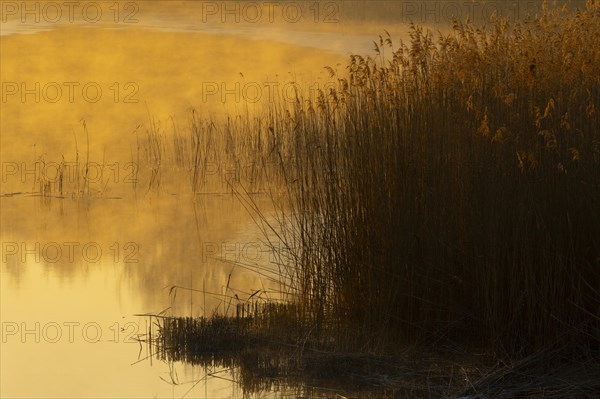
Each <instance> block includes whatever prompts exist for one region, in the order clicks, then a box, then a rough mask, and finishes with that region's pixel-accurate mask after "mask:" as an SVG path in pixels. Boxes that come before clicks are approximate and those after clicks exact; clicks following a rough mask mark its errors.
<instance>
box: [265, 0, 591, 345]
mask: <svg viewBox="0 0 600 399" xmlns="http://www.w3.org/2000/svg"><path fill="white" fill-rule="evenodd" d="M599 38H600V8H599V5H598V3H597V2H588V5H587V8H586V9H584V10H577V11H574V12H570V11H567V10H566V9H564V8H563V9H553V10H550V9H545V11H544V13H543V14H542V15H540V16H538V17H535V18H533V17H531V18H528V19H526V20H524V21H522V22H518V23H515V24H511V23H509V22H508V21H507V20H502V19H498V20H496V21H495V22H494V23H493V24H492V25H488V26H487V27H486V28H476V27H474V26H472V25H471V24H469V23H460V22H456V23H455V25H454V28H453V30H452V33H450V34H448V35H442V34H439V38H438V40H437V41H435V40H434V38H433V34H432V33H430V32H425V31H423V29H422V28H420V27H418V26H412V27H411V40H410V43H400V45H399V47H398V48H395V47H394V46H393V43H392V39H391V38H390V37H380V38H379V41H377V42H375V52H376V56H375V57H374V58H371V57H366V58H365V57H361V56H352V57H351V60H350V62H349V64H348V66H347V71H346V72H345V73H344V74H340V75H336V72H335V71H333V70H331V73H332V76H333V75H335V76H336V77H338V79H339V88H338V89H337V90H331V91H330V92H328V93H324V92H322V93H320V95H319V97H318V98H317V100H316V101H310V100H308V101H299V102H298V103H297V104H296V106H295V107H294V109H293V110H292V111H291V112H288V111H282V112H280V114H279V115H277V116H276V117H275V118H274V121H273V123H274V127H273V128H274V129H275V131H276V134H277V135H278V136H282V137H285V140H286V141H287V142H290V143H293V145H291V146H289V147H288V148H286V149H281V152H280V157H281V159H287V160H289V162H290V163H291V164H293V169H294V171H295V173H296V179H295V180H294V181H288V182H287V183H288V184H287V187H288V190H289V191H288V192H289V195H290V197H291V198H292V204H293V211H292V213H293V215H295V217H296V221H295V222H296V223H295V225H296V226H298V227H297V229H296V233H297V236H298V239H299V240H300V242H301V246H300V247H301V248H302V251H301V254H299V257H298V268H299V273H300V275H301V276H300V281H301V284H300V286H301V290H302V292H301V293H300V297H301V300H302V303H304V304H305V306H307V307H308V308H310V309H311V310H312V311H314V312H315V313H316V314H317V315H321V316H320V317H319V316H317V324H318V323H319V322H320V320H325V319H330V318H332V317H333V318H337V319H339V320H342V321H345V322H347V323H348V326H352V327H357V331H358V333H359V334H360V335H361V336H362V339H361V341H362V342H364V345H365V349H381V348H382V347H380V344H381V345H385V344H384V343H385V342H389V340H390V339H392V340H393V342H397V340H398V339H399V340H402V341H403V342H415V343H416V342H418V343H424V344H429V345H430V344H437V343H438V342H442V341H443V342H453V343H461V344H465V343H468V344H470V345H480V346H481V347H485V348H488V349H490V350H493V351H495V352H496V353H498V354H507V355H516V354H527V353H533V352H536V351H538V350H543V349H544V348H547V347H549V346H552V345H556V344H557V343H558V342H563V343H565V342H567V341H570V340H576V341H577V342H579V343H580V344H581V345H582V348H584V350H586V351H589V353H591V352H594V353H596V354H597V350H598V347H599V341H600V317H599V316H598V315H599V314H600V291H599V287H600V212H598V209H600V129H599V128H598V126H600V123H599V122H600V117H599V114H598V112H599V110H600V75H599V74H598V73H597V71H598V70H600V48H599V47H598V46H597V45H596V43H597V42H598V39H599ZM286 112H287V114H286ZM373 337H380V338H381V340H380V342H378V339H373Z"/></svg>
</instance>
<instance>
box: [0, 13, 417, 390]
mask: <svg viewBox="0 0 600 399" xmlns="http://www.w3.org/2000/svg"><path fill="white" fill-rule="evenodd" d="M16 4H17V5H19V4H21V3H16ZM40 4H41V5H42V7H43V6H44V4H48V2H42V3H40ZM98 4H101V5H102V6H103V7H104V6H106V7H109V6H110V5H111V4H113V3H112V2H110V4H109V3H106V2H98ZM120 5H124V3H123V4H120ZM139 6H140V10H139V11H140V13H139V23H137V24H133V25H131V26H129V25H128V26H123V25H120V26H114V24H110V23H108V24H102V23H101V24H98V25H97V26H90V24H86V23H85V21H81V20H79V21H78V22H77V23H75V24H69V23H62V24H48V23H44V21H42V22H40V23H34V24H31V23H30V24H20V23H19V20H18V16H14V15H11V16H9V18H8V20H7V21H3V26H2V30H3V31H2V35H0V46H1V51H2V57H1V58H0V70H1V74H2V76H1V78H2V79H1V80H2V85H3V86H2V117H1V118H0V131H1V133H2V134H1V135H0V158H1V159H2V188H1V190H0V194H1V195H2V196H1V197H0V210H1V214H0V237H1V240H2V268H1V274H0V276H1V287H0V288H1V315H2V316H1V318H2V356H1V367H0V369H1V376H0V379H1V381H2V384H1V390H0V396H2V397H54V398H57V397H61V398H69V397H77V398H84V397H106V398H108V397H181V396H182V395H184V394H185V393H186V392H187V391H188V390H190V388H193V390H192V393H191V395H188V396H187V397H206V396H208V397H237V396H240V395H241V393H240V392H239V391H238V390H239V388H237V387H236V385H235V384H231V382H230V381H227V380H224V379H219V378H204V377H205V375H206V372H207V370H203V369H199V368H197V367H192V366H189V365H183V364H176V365H172V364H165V363H160V362H156V361H154V362H152V361H151V360H150V359H147V356H148V353H147V351H146V349H142V347H141V346H140V345H139V344H138V343H137V341H136V340H135V338H137V337H138V334H144V333H145V332H146V328H147V325H146V323H147V318H145V317H138V316H135V315H136V314H144V313H157V312H161V311H163V310H165V311H166V312H168V314H172V315H192V316H199V315H206V314H210V312H213V311H214V310H215V309H217V308H218V309H220V310H221V311H227V310H228V309H229V306H232V305H235V301H237V300H243V298H244V297H247V296H249V295H252V294H253V293H257V292H259V294H258V295H264V296H265V298H267V297H269V298H273V297H277V296H278V295H279V294H280V293H281V292H282V291H284V292H285V291H286V290H288V289H289V287H286V286H284V285H282V284H281V283H280V282H277V281H276V279H274V277H276V276H277V275H278V273H280V271H279V270H278V269H277V266H278V265H277V264H276V262H277V259H274V258H273V256H272V253H270V248H269V246H268V245H267V244H266V243H265V241H264V236H263V235H262V232H261V231H260V229H259V228H258V227H257V226H256V224H255V223H254V221H253V220H252V218H251V217H250V216H249V214H248V212H247V211H246V210H245V209H244V207H243V206H241V205H240V202H239V200H238V199H237V198H236V197H235V195H232V194H231V193H230V192H227V185H226V184H217V185H215V186H214V187H213V188H212V189H211V188H210V187H205V188H206V189H207V190H206V192H204V193H203V195H196V196H193V195H190V194H189V193H190V189H189V181H186V180H185V179H181V178H180V177H178V178H173V179H171V181H170V182H169V183H170V185H168V186H167V187H169V188H168V189H165V190H163V191H162V192H160V193H155V192H148V190H146V189H145V187H136V186H135V185H133V184H131V182H130V181H128V177H131V175H130V173H131V172H132V169H131V168H136V167H138V166H139V165H138V162H139V158H138V157H137V153H138V152H139V137H140V135H142V134H145V133H146V132H147V131H152V130H153V129H158V130H159V131H160V133H164V132H166V131H168V132H171V131H173V130H177V129H180V130H181V131H183V132H186V129H188V128H189V126H188V125H189V118H190V109H192V108H193V109H195V110H197V112H198V113H199V114H200V115H201V116H202V117H211V116H212V117H219V116H221V115H223V114H224V113H226V112H232V113H236V114H245V113H247V112H255V111H256V110H259V109H261V107H262V106H263V105H265V104H268V103H270V102H273V101H275V100H281V96H285V95H290V96H291V95H292V92H290V91H288V92H286V91H285V90H287V89H286V86H285V85H286V84H288V85H289V84H290V83H293V84H294V85H300V86H301V87H302V88H303V90H304V89H306V90H308V91H311V90H312V91H313V92H314V91H315V90H317V89H326V87H327V86H326V84H328V83H329V82H330V81H331V79H330V76H329V74H328V72H327V71H326V70H325V69H324V68H323V67H324V66H325V65H330V66H332V67H334V68H335V69H339V71H340V72H343V66H341V65H343V62H344V61H345V59H346V57H347V55H348V54H349V53H350V52H364V51H367V50H368V49H370V48H371V47H372V37H373V34H375V33H381V32H380V28H379V26H378V25H376V24H370V23H366V22H365V21H364V20H363V21H361V20H357V19H356V18H354V19H353V18H349V19H348V20H347V22H346V23H345V24H343V23H337V24H316V25H315V24H314V23H308V22H305V23H300V24H289V23H286V21H283V22H282V21H279V22H278V23H276V24H273V25H270V24H266V25H257V24H220V23H218V22H213V23H209V24H201V23H198V20H197V18H198V15H197V14H194V13H193V12H191V11H190V10H188V9H186V7H189V6H190V4H186V3H181V4H180V7H179V8H177V7H175V6H173V5H172V2H168V3H167V2H149V3H140V4H139ZM348 10H349V9H346V12H348ZM341 11H344V10H341ZM3 12H4V10H3ZM340 15H342V14H340ZM394 26H396V25H394ZM405 28H406V27H405V26H403V25H402V26H399V25H398V26H396V27H395V28H393V27H391V28H390V27H388V30H390V32H391V33H398V32H400V31H404V30H405ZM398 34H399V33H398ZM287 87H288V88H289V86H287ZM294 87H295V86H294ZM290 100H291V98H290ZM60 162H67V163H70V164H73V165H75V164H76V165H77V166H76V167H77V168H83V165H84V164H86V163H88V164H89V163H90V162H92V163H93V164H94V165H101V166H102V167H103V168H106V169H107V170H108V173H109V174H111V173H112V175H111V176H113V177H114V178H113V179H112V180H111V181H110V182H107V184H105V182H104V181H102V182H101V183H98V184H96V185H95V186H94V193H95V194H94V195H93V196H89V197H88V196H79V195H78V193H79V188H80V187H79V184H80V181H79V180H77V181H76V182H71V183H72V184H73V185H74V186H77V187H78V189H77V190H76V191H75V190H73V191H71V192H70V194H69V195H67V196H64V198H56V196H51V197H40V196H39V195H37V194H36V193H37V192H38V191H39V190H40V186H39V185H38V181H37V178H38V177H37V175H35V172H32V171H34V170H36V168H39V167H40V165H41V164H42V163H43V164H44V165H46V168H47V169H48V168H49V169H52V168H53V167H56V165H58V164H59V163H60ZM53 165H54V166H53ZM107 165H116V166H114V167H111V166H107ZM111 168H112V169H111ZM104 172H105V173H106V170H105V171H104ZM75 174H76V175H77V174H79V177H80V178H81V175H80V174H81V169H77V170H76V172H75ZM184 175H185V173H184ZM168 179H169V176H168V175H167V176H166V180H168ZM221 183H222V182H221ZM210 193H213V194H214V193H216V194H214V195H213V194H210ZM175 194H176V195H175ZM61 197H62V196H61ZM253 198H254V199H253V200H254V201H256V203H257V204H259V205H260V207H261V209H262V210H263V211H264V212H265V214H266V215H267V217H270V218H272V220H275V216H274V215H273V213H272V212H273V209H272V203H271V198H270V196H269V195H265V192H263V193H262V194H261V195H257V196H254V197H253ZM257 271H258V272H257ZM172 287H178V288H175V289H173V288H172ZM200 291H205V292H207V293H206V294H205V293H202V292H200ZM138 360H142V361H139V362H138ZM173 367H175V368H176V371H177V372H178V373H179V374H178V377H177V382H178V384H179V385H173V384H168V383H166V382H165V380H166V381H171V383H172V382H174V380H173V375H174V369H173ZM213 371H214V370H213ZM200 380H202V383H201V384H196V383H197V382H198V381H200ZM194 384H196V385H194ZM272 395H273V396H277V393H272Z"/></svg>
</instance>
